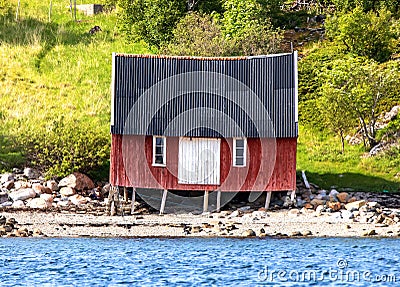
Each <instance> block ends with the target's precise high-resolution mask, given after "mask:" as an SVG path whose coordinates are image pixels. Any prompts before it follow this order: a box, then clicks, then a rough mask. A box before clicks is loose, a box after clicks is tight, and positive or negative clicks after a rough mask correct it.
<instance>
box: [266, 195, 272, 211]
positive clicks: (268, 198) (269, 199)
mask: <svg viewBox="0 0 400 287" xmlns="http://www.w3.org/2000/svg"><path fill="white" fill-rule="evenodd" d="M271 195H272V192H271V191H267V198H266V199H265V209H267V210H268V208H269V204H270V202H271Z"/></svg>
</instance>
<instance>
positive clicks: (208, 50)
mask: <svg viewBox="0 0 400 287" xmlns="http://www.w3.org/2000/svg"><path fill="white" fill-rule="evenodd" d="M231 45H232V43H231V42H230V41H229V40H228V39H226V38H225V37H224V36H223V34H222V31H221V25H220V23H219V22H218V19H215V18H213V17H211V16H209V15H206V14H199V13H189V14H188V15H186V17H184V18H183V19H182V20H181V21H180V22H179V23H178V24H177V26H176V28H175V29H174V31H173V39H172V40H171V41H170V42H169V43H168V44H167V45H166V46H165V47H164V48H163V51H164V53H166V54H172V55H181V56H183V55H190V56H206V57H207V56H228V55H230V54H231Z"/></svg>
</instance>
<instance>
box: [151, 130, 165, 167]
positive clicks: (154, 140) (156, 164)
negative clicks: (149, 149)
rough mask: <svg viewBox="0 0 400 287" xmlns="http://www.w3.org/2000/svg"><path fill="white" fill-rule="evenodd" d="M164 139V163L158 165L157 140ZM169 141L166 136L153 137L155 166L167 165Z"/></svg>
mask: <svg viewBox="0 0 400 287" xmlns="http://www.w3.org/2000/svg"><path fill="white" fill-rule="evenodd" d="M158 138H160V139H162V142H163V163H156V143H157V139H158ZM166 150H167V140H166V138H165V137H164V136H153V166H163V167H165V166H166V165H167V152H166Z"/></svg>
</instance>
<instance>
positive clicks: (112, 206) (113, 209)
mask: <svg viewBox="0 0 400 287" xmlns="http://www.w3.org/2000/svg"><path fill="white" fill-rule="evenodd" d="M118 193H119V188H118V187H117V186H112V187H111V188H110V191H109V193H108V207H109V211H110V215H111V216H114V215H116V214H117V206H116V198H117V197H118Z"/></svg>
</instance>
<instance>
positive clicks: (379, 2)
mask: <svg viewBox="0 0 400 287" xmlns="http://www.w3.org/2000/svg"><path fill="white" fill-rule="evenodd" d="M330 2H332V4H333V5H335V8H336V10H337V11H342V12H350V11H352V10H353V9H354V8H356V7H360V8H361V9H362V10H363V11H364V12H369V11H374V12H378V11H379V10H380V9H386V10H389V11H391V12H392V13H397V12H398V11H399V8H400V4H399V1H397V0H330Z"/></svg>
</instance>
